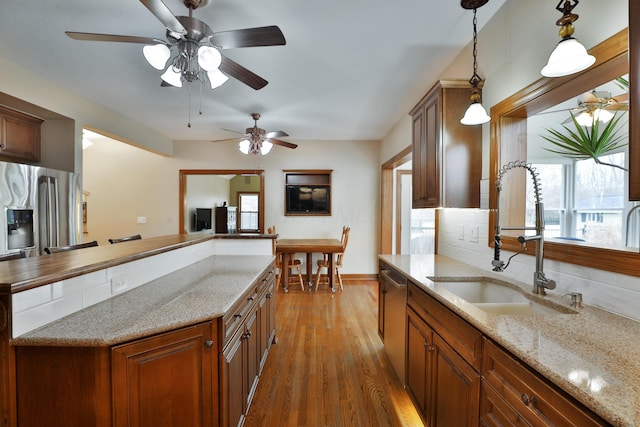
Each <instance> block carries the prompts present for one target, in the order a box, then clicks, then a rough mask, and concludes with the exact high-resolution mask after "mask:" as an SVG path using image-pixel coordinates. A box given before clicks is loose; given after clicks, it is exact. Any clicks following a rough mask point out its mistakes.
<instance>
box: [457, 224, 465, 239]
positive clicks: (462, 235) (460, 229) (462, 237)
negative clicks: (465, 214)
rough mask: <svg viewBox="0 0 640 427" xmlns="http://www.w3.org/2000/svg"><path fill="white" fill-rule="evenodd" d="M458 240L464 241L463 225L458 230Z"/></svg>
mask: <svg viewBox="0 0 640 427" xmlns="http://www.w3.org/2000/svg"><path fill="white" fill-rule="evenodd" d="M458 240H464V225H461V226H460V228H459V229H458Z"/></svg>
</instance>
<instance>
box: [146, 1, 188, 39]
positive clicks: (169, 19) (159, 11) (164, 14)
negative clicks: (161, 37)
mask: <svg viewBox="0 0 640 427" xmlns="http://www.w3.org/2000/svg"><path fill="white" fill-rule="evenodd" d="M140 2H141V3H142V4H144V5H145V6H146V8H147V9H149V11H150V12H151V13H153V14H154V15H155V17H156V18H158V20H159V21H160V22H162V24H164V26H165V27H167V29H168V30H169V31H172V32H174V33H178V34H187V30H186V29H185V28H184V26H183V25H182V24H181V23H180V21H178V18H176V17H175V15H174V14H173V13H171V10H169V8H168V7H167V5H166V4H164V3H163V2H162V0H140Z"/></svg>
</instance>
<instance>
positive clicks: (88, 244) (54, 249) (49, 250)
mask: <svg viewBox="0 0 640 427" xmlns="http://www.w3.org/2000/svg"><path fill="white" fill-rule="evenodd" d="M92 246H98V242H97V241H96V240H94V241H91V242H85V243H78V244H77V245H68V246H52V247H49V248H44V252H45V253H47V254H54V253H57V252H66V251H72V250H75V249H83V248H90V247H92Z"/></svg>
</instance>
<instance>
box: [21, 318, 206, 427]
mask: <svg viewBox="0 0 640 427" xmlns="http://www.w3.org/2000/svg"><path fill="white" fill-rule="evenodd" d="M214 329H215V326H214V324H212V323H211V322H207V323H202V324H199V325H194V326H190V327H186V328H183V329H178V330H176V331H172V332H168V333H164V334H160V335H157V336H154V337H151V338H145V339H141V340H138V341H133V342H131V343H128V344H124V345H121V346H116V347H113V348H111V347H40V346H24V347H23V346H19V347H16V372H17V387H16V390H17V407H18V426H20V427H31V426H33V427H42V426H65V427H76V426H77V427H86V426H95V427H102V426H104V427H107V426H159V425H180V426H181V427H182V426H184V427H190V426H194V427H196V426H197V427H201V426H216V425H217V422H218V405H217V400H216V399H215V398H212V393H214V387H213V384H214V383H215V384H217V381H216V377H215V375H216V373H217V370H214V367H216V364H217V347H216V346H215V345H214V343H213V337H214V336H216V335H215V330H214ZM167 420H171V422H172V424H167Z"/></svg>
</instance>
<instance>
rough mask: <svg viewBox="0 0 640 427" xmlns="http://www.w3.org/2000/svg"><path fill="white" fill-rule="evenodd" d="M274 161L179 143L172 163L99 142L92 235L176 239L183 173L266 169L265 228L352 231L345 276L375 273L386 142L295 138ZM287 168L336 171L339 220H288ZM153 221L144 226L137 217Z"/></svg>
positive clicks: (92, 157)
mask: <svg viewBox="0 0 640 427" xmlns="http://www.w3.org/2000/svg"><path fill="white" fill-rule="evenodd" d="M295 142H296V143H297V144H298V148H297V149H295V150H291V149H288V148H283V147H274V149H273V150H272V152H271V153H270V154H269V155H268V156H255V155H250V156H246V155H243V154H241V153H240V152H239V151H238V149H237V144H235V143H233V142H224V143H220V142H219V143H208V142H179V143H176V144H175V148H174V157H172V158H167V157H163V156H159V155H155V154H152V153H149V152H147V151H143V150H140V149H137V148H135V147H131V146H128V145H126V144H120V143H104V144H103V143H94V145H92V146H91V147H89V148H88V149H86V150H85V152H84V163H85V165H84V166H85V167H84V170H85V171H84V178H85V180H84V189H85V190H87V191H89V192H90V196H89V197H88V199H87V200H88V224H87V225H88V231H89V233H88V235H87V236H85V240H93V239H96V240H98V242H99V243H101V244H102V243H105V242H106V239H108V238H109V237H113V236H125V235H130V234H137V233H140V234H141V235H142V236H143V238H144V237H145V236H147V237H152V236H158V235H163V234H175V233H178V231H179V224H178V209H179V201H178V176H179V172H178V171H179V170H180V169H247V170H249V169H263V170H264V171H265V172H264V179H265V227H268V226H271V225H275V226H276V228H277V231H278V233H279V234H280V237H281V238H295V237H319V238H326V237H335V238H340V234H341V232H342V227H343V226H344V225H347V226H349V227H351V234H350V238H349V247H348V248H347V252H346V255H345V261H344V266H343V269H342V272H343V273H345V274H375V273H376V272H377V254H378V242H379V237H378V234H379V231H378V228H379V227H378V224H379V211H380V208H379V192H380V185H379V182H380V166H379V158H380V154H379V142H378V141H295ZM283 169H332V170H333V174H332V192H333V194H332V215H331V216H302V217H299V216H298V217H296V216H285V215H284V173H283ZM138 216H144V217H146V218H147V223H146V224H137V223H136V217H138Z"/></svg>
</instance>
